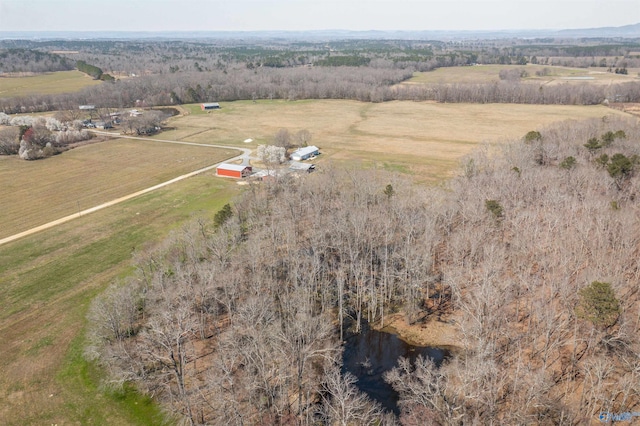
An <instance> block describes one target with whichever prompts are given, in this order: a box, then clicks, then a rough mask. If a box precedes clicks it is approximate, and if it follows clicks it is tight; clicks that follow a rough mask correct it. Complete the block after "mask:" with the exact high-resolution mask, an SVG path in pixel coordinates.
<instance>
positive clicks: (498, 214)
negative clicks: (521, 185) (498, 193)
mask: <svg viewBox="0 0 640 426" xmlns="http://www.w3.org/2000/svg"><path fill="white" fill-rule="evenodd" d="M484 205H485V207H486V208H487V210H489V211H490V212H491V213H492V214H493V216H494V217H495V218H496V219H502V217H503V216H504V211H503V209H502V206H501V205H500V203H499V202H498V201H496V200H486V201H485V202H484Z"/></svg>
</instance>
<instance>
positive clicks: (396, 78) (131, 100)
mask: <svg viewBox="0 0 640 426" xmlns="http://www.w3.org/2000/svg"><path fill="white" fill-rule="evenodd" d="M412 75H413V71H412V70H402V69H388V68H372V67H334V68H325V67H313V68H260V69H256V70H248V69H246V68H241V69H236V70H234V71H233V72H229V73H226V74H225V73H219V72H211V73H204V72H203V73H176V74H168V75H156V76H146V77H139V78H135V79H127V80H121V81H116V82H114V84H109V85H98V86H92V87H88V88H85V89H84V90H82V91H80V92H77V93H66V94H59V95H32V96H29V97H24V98H7V99H0V111H2V112H5V113H7V114H10V113H19V112H38V111H53V110H64V109H76V108H77V107H78V105H83V104H95V105H98V106H100V107H111V108H124V107H132V106H135V105H138V106H139V105H141V104H142V105H145V106H158V105H176V104H182V103H197V102H207V101H235V100H247V99H254V100H259V99H287V100H299V99H350V100H358V101H363V102H384V101H391V100H412V101H427V100H432V101H437V102H470V103H524V104H562V105H596V104H600V103H603V102H605V101H606V100H609V101H611V102H613V101H617V102H640V83H638V82H629V83H624V84H618V85H612V86H605V85H594V84H588V83H585V84H576V83H567V84H559V85H539V84H532V83H531V82H520V81H499V82H494V83H483V84H462V83H460V84H435V85H399V84H398V83H401V82H403V81H405V80H407V79H409V78H411V77H412Z"/></svg>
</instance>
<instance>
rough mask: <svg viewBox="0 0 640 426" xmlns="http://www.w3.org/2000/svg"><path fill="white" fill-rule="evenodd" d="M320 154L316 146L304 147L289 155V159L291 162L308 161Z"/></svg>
mask: <svg viewBox="0 0 640 426" xmlns="http://www.w3.org/2000/svg"><path fill="white" fill-rule="evenodd" d="M319 154H320V150H319V149H318V147H317V146H313V145H311V146H305V147H304V148H299V149H296V150H295V151H293V152H292V153H291V159H292V160H293V161H303V160H308V159H309V158H311V157H315V156H316V155H319Z"/></svg>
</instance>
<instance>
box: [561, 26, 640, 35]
mask: <svg viewBox="0 0 640 426" xmlns="http://www.w3.org/2000/svg"><path fill="white" fill-rule="evenodd" d="M557 34H558V35H559V36H563V37H625V38H634V37H640V23H638V24H633V25H624V26H622V27H602V28H586V29H577V30H561V31H558V32H557Z"/></svg>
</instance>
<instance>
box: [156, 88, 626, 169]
mask: <svg viewBox="0 0 640 426" xmlns="http://www.w3.org/2000/svg"><path fill="white" fill-rule="evenodd" d="M222 107H223V108H222V109H221V110H217V111H213V112H211V113H202V112H201V111H199V110H198V109H196V108H195V107H188V108H187V109H189V110H190V111H191V114H189V115H186V116H183V117H180V118H176V119H175V120H174V121H173V122H172V123H173V124H174V125H175V126H176V127H178V128H179V129H189V130H176V131H175V136H180V137H184V138H185V140H188V141H191V142H198V143H224V144H230V145H237V146H243V147H247V146H248V147H255V146H256V145H257V144H260V143H270V141H271V139H272V138H273V135H274V134H275V133H276V132H277V131H278V129H280V128H287V129H289V131H290V132H291V133H295V132H297V131H298V130H301V129H308V130H309V131H310V132H311V133H312V134H313V139H312V141H311V144H314V145H317V146H319V147H320V148H321V152H322V155H321V156H320V157H319V159H318V161H323V160H324V161H326V159H327V158H330V159H332V160H334V161H336V162H358V163H361V164H363V165H364V166H374V165H377V166H380V167H383V168H386V169H389V170H396V171H401V172H406V173H410V174H414V175H415V177H416V178H417V179H418V180H421V181H436V180H441V179H442V178H444V177H446V176H448V175H450V173H452V171H453V170H454V169H455V166H456V165H457V163H458V162H459V161H460V159H461V158H462V157H463V156H465V155H466V154H468V153H469V152H471V151H472V150H473V149H475V148H476V147H477V146H478V144H481V143H483V142H487V141H491V142H496V141H502V140H506V139H514V138H519V137H521V136H523V135H524V134H525V133H527V132H528V131H530V130H535V129H539V128H541V127H543V126H546V125H549V124H551V123H554V122H558V121H564V120H569V119H582V118H593V117H597V118H599V117H603V116H605V115H608V114H621V112H618V111H614V110H611V109H608V108H606V107H603V106H589V107H584V106H557V105H511V104H489V105H477V104H436V103H433V102H399V101H398V102H387V103H379V104H371V103H360V102H355V101H331V100H327V101H296V102H287V101H264V102H258V103H252V102H230V103H226V104H223V105H222ZM164 136H167V137H169V136H170V134H167V135H163V137H164ZM247 138H252V139H253V140H254V141H255V142H253V143H251V144H244V143H243V142H242V141H244V140H245V139H247Z"/></svg>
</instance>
